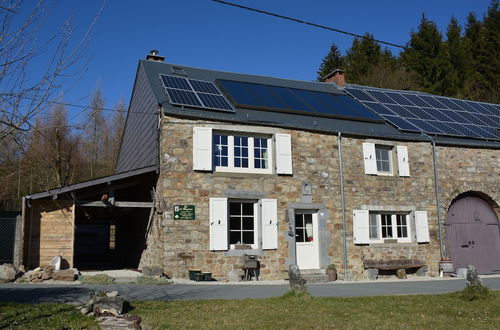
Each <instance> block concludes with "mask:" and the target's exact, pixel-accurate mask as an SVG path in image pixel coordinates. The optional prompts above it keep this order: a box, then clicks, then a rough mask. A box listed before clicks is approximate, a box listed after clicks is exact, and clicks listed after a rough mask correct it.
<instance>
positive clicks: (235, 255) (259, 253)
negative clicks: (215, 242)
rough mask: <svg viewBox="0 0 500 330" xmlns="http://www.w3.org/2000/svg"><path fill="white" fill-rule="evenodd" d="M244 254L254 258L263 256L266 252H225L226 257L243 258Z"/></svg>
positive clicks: (257, 250) (259, 250) (260, 250)
mask: <svg viewBox="0 0 500 330" xmlns="http://www.w3.org/2000/svg"><path fill="white" fill-rule="evenodd" d="M244 254H251V255H254V256H262V255H264V252H263V251H262V249H255V250H254V249H249V250H227V251H225V252H224V256H226V257H241V256H243V255H244Z"/></svg>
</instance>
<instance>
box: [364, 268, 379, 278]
mask: <svg viewBox="0 0 500 330" xmlns="http://www.w3.org/2000/svg"><path fill="white" fill-rule="evenodd" d="M366 274H367V275H368V279H369V280H372V281H373V280H376V279H377V278H378V268H368V269H367V270H366Z"/></svg>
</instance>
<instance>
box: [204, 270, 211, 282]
mask: <svg viewBox="0 0 500 330" xmlns="http://www.w3.org/2000/svg"><path fill="white" fill-rule="evenodd" d="M202 274H203V276H204V281H206V282H210V281H212V273H208V272H207V273H202Z"/></svg>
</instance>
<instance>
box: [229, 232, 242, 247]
mask: <svg viewBox="0 0 500 330" xmlns="http://www.w3.org/2000/svg"><path fill="white" fill-rule="evenodd" d="M238 243H241V232H240V231H231V232H229V244H238Z"/></svg>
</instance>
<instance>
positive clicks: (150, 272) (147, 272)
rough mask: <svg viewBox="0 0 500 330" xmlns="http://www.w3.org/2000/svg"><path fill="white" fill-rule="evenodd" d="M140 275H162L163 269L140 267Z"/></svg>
mask: <svg viewBox="0 0 500 330" xmlns="http://www.w3.org/2000/svg"><path fill="white" fill-rule="evenodd" d="M142 275H144V276H151V277H155V276H157V277H161V276H164V274H163V270H162V269H161V268H160V267H155V266H151V267H143V268H142Z"/></svg>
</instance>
